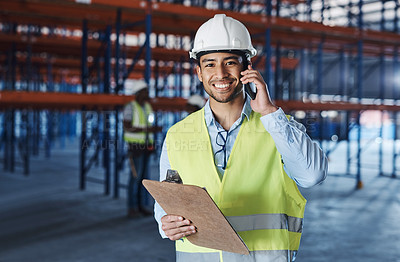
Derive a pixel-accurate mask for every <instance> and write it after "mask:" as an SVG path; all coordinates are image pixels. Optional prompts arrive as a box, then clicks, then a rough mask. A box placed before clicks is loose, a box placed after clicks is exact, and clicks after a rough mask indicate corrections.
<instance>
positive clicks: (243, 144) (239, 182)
mask: <svg viewBox="0 0 400 262" xmlns="http://www.w3.org/2000/svg"><path fill="white" fill-rule="evenodd" d="M260 116H261V115H260V114H258V113H255V112H252V113H251V115H250V119H249V120H247V118H244V120H243V123H242V125H241V127H240V131H239V134H238V136H237V138H236V141H235V144H234V146H233V148H232V152H231V154H230V157H229V160H228V163H227V167H226V169H225V173H224V176H223V178H222V181H221V179H220V176H219V175H218V172H217V169H216V167H215V164H214V158H213V151H212V146H211V143H210V138H209V134H208V131H207V127H206V124H205V120H204V109H202V110H200V111H198V112H195V113H193V114H191V115H189V116H188V117H187V118H185V119H184V120H182V121H180V122H178V123H177V124H175V125H174V126H173V127H171V128H170V130H169V131H168V134H167V138H166V146H167V152H168V158H169V161H170V164H171V168H172V169H175V170H177V171H178V172H179V174H180V175H181V177H182V180H183V183H184V184H188V185H197V186H200V187H205V188H206V190H207V191H208V193H209V194H210V196H211V197H212V199H213V200H214V202H215V203H216V204H217V206H218V207H219V208H220V209H221V211H222V213H223V214H224V215H225V216H226V218H227V219H228V221H229V222H230V223H231V225H232V226H233V228H234V229H235V230H236V232H238V234H239V235H240V237H241V238H242V239H243V241H244V242H245V243H246V245H247V247H248V248H249V250H250V255H240V254H236V253H230V252H224V251H219V250H214V249H209V248H203V247H199V246H196V245H193V244H191V243H190V242H189V241H188V240H187V239H186V238H183V239H182V240H178V241H176V251H177V261H207V262H209V261H226V262H228V261H229V262H231V261H240V262H243V261H292V260H293V259H294V258H295V256H296V253H297V250H298V248H299V245H300V238H301V232H302V228H303V216H304V208H305V204H306V200H305V199H304V198H303V196H302V195H301V193H300V191H299V190H298V188H297V185H296V183H295V182H294V181H293V180H292V179H291V178H290V177H289V176H288V175H287V174H286V173H285V171H284V169H283V164H282V162H281V155H280V154H279V152H278V151H277V149H276V146H275V142H274V140H273V139H272V137H271V135H270V134H269V133H268V132H267V131H266V130H265V128H264V126H263V125H262V123H261V121H260V120H259V118H260ZM210 219H212V218H210Z"/></svg>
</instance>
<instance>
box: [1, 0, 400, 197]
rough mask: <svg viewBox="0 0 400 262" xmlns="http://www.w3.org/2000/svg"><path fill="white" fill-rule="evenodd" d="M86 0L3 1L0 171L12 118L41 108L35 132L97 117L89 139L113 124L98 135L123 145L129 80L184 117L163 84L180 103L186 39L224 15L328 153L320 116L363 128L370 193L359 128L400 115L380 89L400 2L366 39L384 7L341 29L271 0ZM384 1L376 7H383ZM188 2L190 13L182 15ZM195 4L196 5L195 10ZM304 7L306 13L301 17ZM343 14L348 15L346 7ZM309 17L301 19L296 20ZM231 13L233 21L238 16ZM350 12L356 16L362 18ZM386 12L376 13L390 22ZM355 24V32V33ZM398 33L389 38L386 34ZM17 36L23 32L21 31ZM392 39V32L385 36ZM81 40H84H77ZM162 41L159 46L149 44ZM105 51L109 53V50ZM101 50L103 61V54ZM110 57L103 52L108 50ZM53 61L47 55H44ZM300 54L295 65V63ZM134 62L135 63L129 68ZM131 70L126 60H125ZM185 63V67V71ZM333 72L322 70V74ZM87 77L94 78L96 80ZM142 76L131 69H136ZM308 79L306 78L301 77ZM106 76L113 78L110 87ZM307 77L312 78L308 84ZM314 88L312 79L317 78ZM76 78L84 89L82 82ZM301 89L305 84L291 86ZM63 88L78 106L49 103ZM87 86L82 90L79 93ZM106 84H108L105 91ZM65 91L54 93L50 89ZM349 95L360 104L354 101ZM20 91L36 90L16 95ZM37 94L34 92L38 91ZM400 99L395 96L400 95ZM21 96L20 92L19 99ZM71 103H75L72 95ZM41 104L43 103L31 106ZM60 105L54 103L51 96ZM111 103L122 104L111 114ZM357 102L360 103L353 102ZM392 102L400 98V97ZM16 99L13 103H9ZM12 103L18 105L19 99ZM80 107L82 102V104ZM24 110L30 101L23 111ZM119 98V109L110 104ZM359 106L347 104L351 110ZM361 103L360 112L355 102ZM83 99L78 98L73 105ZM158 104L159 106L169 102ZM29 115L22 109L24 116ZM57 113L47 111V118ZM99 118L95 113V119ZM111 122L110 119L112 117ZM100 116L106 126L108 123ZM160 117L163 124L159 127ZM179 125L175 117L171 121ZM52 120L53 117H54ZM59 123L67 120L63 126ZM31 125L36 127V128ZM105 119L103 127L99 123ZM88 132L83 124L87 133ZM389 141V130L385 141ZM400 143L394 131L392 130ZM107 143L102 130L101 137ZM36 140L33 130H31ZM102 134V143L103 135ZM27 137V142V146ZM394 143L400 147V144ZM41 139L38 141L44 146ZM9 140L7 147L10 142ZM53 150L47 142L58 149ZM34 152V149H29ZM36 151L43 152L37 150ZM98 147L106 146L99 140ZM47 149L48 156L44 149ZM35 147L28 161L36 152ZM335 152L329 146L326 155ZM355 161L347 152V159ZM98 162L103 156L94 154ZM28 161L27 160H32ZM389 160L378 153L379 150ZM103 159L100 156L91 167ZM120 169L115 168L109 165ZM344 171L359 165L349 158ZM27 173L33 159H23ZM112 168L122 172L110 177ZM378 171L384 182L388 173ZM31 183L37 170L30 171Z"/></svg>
mask: <svg viewBox="0 0 400 262" xmlns="http://www.w3.org/2000/svg"><path fill="white" fill-rule="evenodd" d="M77 2H84V1H67V0H64V1H63V0H56V1H47V0H36V1H33V0H28V1H13V2H9V1H0V10H2V11H1V12H0V18H1V25H2V28H1V30H0V37H1V41H0V61H2V64H4V65H7V66H6V67H2V68H0V72H1V75H2V78H1V79H2V80H3V83H4V84H3V91H1V97H0V102H1V103H2V104H0V108H2V109H3V111H2V118H1V119H2V125H3V129H2V132H3V135H2V137H3V140H2V141H3V142H2V145H3V146H2V147H1V146H0V148H3V150H4V167H5V169H6V170H11V169H9V166H10V163H13V162H14V161H15V144H16V142H15V141H13V140H14V139H15V137H14V131H13V130H14V127H15V123H13V121H14V120H15V111H23V110H26V109H29V108H34V110H32V112H28V115H29V114H31V115H32V116H29V117H28V118H27V119H30V120H28V121H27V122H26V123H27V125H33V126H38V125H39V124H40V123H39V120H38V115H40V114H41V112H44V111H43V109H46V111H45V112H47V113H48V114H57V112H59V111H60V110H61V109H67V110H79V112H81V113H80V114H81V115H82V119H83V121H82V122H83V124H84V123H85V119H87V116H88V115H86V114H90V115H93V114H94V113H93V112H95V114H97V113H98V116H99V118H98V119H100V121H98V124H96V125H94V124H93V125H91V126H90V129H92V128H93V130H96V129H97V130H101V129H100V128H103V131H104V125H105V124H107V123H110V122H111V121H112V120H111V119H109V118H107V117H111V118H112V119H115V120H118V121H114V122H115V124H113V126H110V127H109V128H108V129H107V131H109V132H108V133H107V134H105V136H103V137H102V139H103V142H104V141H107V140H110V141H111V140H113V141H114V142H113V143H115V144H116V145H118V143H119V142H118V141H121V132H120V130H121V128H120V127H119V126H118V122H119V119H120V114H121V113H120V109H121V107H122V106H123V104H124V103H126V102H127V101H129V99H132V97H129V96H123V95H122V86H123V82H124V80H126V79H127V78H128V77H129V78H136V79H137V78H144V79H145V80H146V81H148V82H149V83H151V86H152V93H153V94H154V96H155V97H154V100H153V104H154V106H155V107H156V108H157V106H159V107H158V109H159V110H165V111H174V110H175V111H179V110H181V109H182V105H183V104H184V99H182V100H178V101H179V102H178V103H176V102H175V101H177V100H176V99H163V98H161V97H159V96H160V95H161V93H162V90H163V87H165V86H166V82H167V81H168V80H167V75H168V74H172V75H174V77H175V83H176V86H174V92H173V94H174V96H183V87H182V75H183V74H184V73H185V74H189V75H191V74H192V68H193V63H192V62H191V61H190V60H189V59H188V56H187V50H185V49H184V48H183V44H182V43H183V41H184V40H185V39H187V38H188V37H189V38H192V37H193V35H194V33H195V31H196V29H197V28H198V26H199V25H200V24H201V23H203V22H204V21H205V20H206V19H208V18H210V17H212V16H213V15H214V14H215V13H218V12H222V11H221V10H223V12H224V13H226V14H227V15H229V16H232V17H235V18H237V19H239V20H240V21H242V22H243V23H245V24H246V26H247V27H248V28H249V30H250V32H251V34H252V36H253V41H254V42H255V44H256V46H257V48H258V49H259V51H260V53H261V55H260V56H259V57H258V58H257V59H256V60H255V61H254V64H256V66H257V68H258V69H259V70H261V71H262V73H263V74H264V78H265V80H266V82H267V83H268V85H269V87H270V92H271V94H272V96H273V98H274V99H275V100H276V101H277V104H278V105H280V106H282V107H284V108H285V109H286V110H288V112H289V111H296V110H305V111H313V112H317V116H318V117H317V121H318V123H319V125H320V128H319V130H320V131H319V134H318V135H317V138H319V139H320V142H321V144H323V140H324V134H323V133H322V131H321V130H323V126H324V125H326V123H324V120H323V118H322V117H321V116H320V114H319V113H320V112H321V111H324V110H341V111H343V115H344V117H345V118H346V119H347V121H346V126H354V127H356V128H358V132H357V145H358V146H357V153H356V155H357V156H356V159H357V160H356V165H357V171H356V175H355V177H356V181H357V187H358V188H360V187H361V186H362V182H361V167H360V165H361V153H362V148H361V129H360V124H359V117H360V114H359V112H362V111H363V110H381V111H390V112H393V118H394V119H395V120H396V119H397V113H396V111H397V110H398V106H397V105H396V104H394V105H388V104H385V99H387V98H388V96H387V92H388V91H387V90H388V88H390V89H392V90H393V91H395V90H397V89H398V88H399V83H398V82H396V81H393V84H392V85H393V86H391V87H388V86H387V84H386V83H385V80H384V77H383V76H384V75H385V74H386V75H387V74H388V73H387V72H385V66H383V64H385V65H386V64H387V63H388V62H387V61H386V60H387V59H391V60H390V61H391V63H392V64H393V69H392V73H393V75H395V73H396V72H398V71H399V65H398V54H397V53H398V43H399V39H400V36H399V34H398V13H399V12H398V8H399V4H398V3H397V2H396V1H385V2H393V3H395V16H394V18H393V21H386V20H385V17H384V15H382V16H381V20H380V21H379V23H378V24H379V25H380V31H377V30H372V29H367V26H372V27H374V26H375V27H376V25H377V23H370V24H368V25H367V24H366V22H365V21H364V20H363V16H364V15H366V14H364V13H363V6H364V5H369V4H372V3H373V2H377V1H362V0H359V1H349V5H348V13H347V18H348V23H347V24H346V25H345V26H329V25H325V24H324V23H327V22H329V21H330V20H335V19H338V17H333V16H326V15H325V14H326V13H327V10H330V8H331V7H330V4H331V3H330V2H329V1H311V0H307V1H294V0H293V1H283V0H282V1H279V0H277V1H265V2H256V1H254V2H243V1H180V2H179V3H177V2H176V3H168V2H161V1H160V2H156V1H138V0H136V1H127V0H115V1H112V2H110V1H106V0H92V1H87V2H88V4H85V3H77ZM316 2H319V3H320V7H319V8H316V7H315V3H316ZM378 2H379V1H378ZM182 4H183V5H182ZM188 5H190V6H188ZM205 7H216V8H218V9H216V10H213V9H207V8H205ZM300 7H301V8H300ZM339 8H345V7H339ZM300 9H301V10H300ZM232 10H233V11H232ZM354 10H358V12H355V11H354ZM386 11H387V9H386V8H385V5H382V9H381V10H378V11H376V12H380V13H382V14H383V13H385V12H386ZM316 14H317V16H318V14H319V22H312V20H313V17H315V16H316ZM354 20H356V21H357V24H356V23H354ZM390 23H392V24H393V26H392V28H389V26H388V25H389V24H390ZM18 26H21V28H20V30H17V28H18ZM43 28H47V31H49V32H50V33H48V34H43V33H42V29H43ZM389 30H390V31H391V32H388V31H389ZM76 32H78V33H77V34H74V33H76ZM140 34H144V35H145V41H144V43H143V44H142V45H139V44H138V45H135V46H127V45H125V44H124V43H123V42H124V41H122V40H121V38H120V37H122V38H124V36H129V35H133V36H136V37H139V36H140ZM167 35H172V36H175V37H176V39H178V40H179V41H180V42H181V43H180V45H179V48H166V47H165V46H162V45H161V44H160V43H159V40H160V39H162V37H163V36H165V37H166V36H167ZM153 38H155V39H156V41H155V42H156V44H152V43H151V39H153ZM103 48H105V50H103ZM99 50H102V52H99ZM103 51H104V52H103ZM44 54H45V55H44ZM293 54H294V55H293ZM329 54H335V55H338V57H339V58H338V60H337V61H336V62H335V63H337V64H339V65H340V69H341V70H340V72H339V76H338V78H339V79H340V82H339V83H340V84H339V85H338V86H339V87H338V88H337V90H336V91H335V95H336V97H338V98H340V99H339V101H334V102H327V101H324V99H323V95H324V91H325V88H324V81H325V80H326V79H324V77H325V75H326V74H328V73H329V72H330V71H331V70H332V69H333V67H332V66H330V65H329V64H328V65H327V64H324V61H325V60H326V56H327V55H329ZM365 57H376V58H378V59H379V61H380V63H379V65H377V66H376V68H379V70H380V76H381V80H380V81H381V83H380V90H381V92H380V93H379V97H377V99H380V103H378V104H365V103H363V102H362V99H363V98H364V93H365V92H364V90H365V87H364V86H363V85H364V84H365V83H364V82H365V81H363V78H364V77H365V74H366V73H368V72H369V70H372V71H373V70H376V69H375V68H372V67H371V68H365ZM129 58H134V59H133V60H134V61H132V59H129ZM129 60H130V61H129ZM349 63H352V64H353V66H351V68H352V69H354V70H353V71H352V72H351V74H352V77H354V79H355V81H353V82H352V83H349V82H348V81H347V79H346V76H350V73H348V72H346V71H345V68H346V64H347V67H348V68H350V66H349V65H348V64H349ZM17 64H22V65H23V67H24V68H26V72H28V73H27V74H24V73H23V71H18V70H16V65H17ZM187 65H189V67H188V66H187ZM324 67H325V68H324ZM89 68H93V69H94V68H96V70H90V72H89ZM133 69H134V70H133ZM91 72H93V75H92V76H93V77H94V78H95V79H97V80H96V81H97V84H98V87H97V90H100V91H102V92H100V93H104V94H108V95H106V96H105V97H103V96H102V94H100V93H98V94H93V90H92V88H90V89H91V90H88V86H87V84H88V83H89V82H90V76H91V75H90V73H91ZM299 72H300V73H299ZM106 76H110V77H106ZM306 76H308V77H306ZM23 77H26V79H25V81H26V82H27V86H30V87H31V86H32V87H31V88H28V89H26V90H24V89H21V90H18V91H19V92H16V91H17V89H18V88H16V85H17V83H19V82H21V81H22V79H23ZM311 77H312V78H313V79H310V78H311ZM77 79H80V81H79V80H77ZM193 79H194V78H193V77H191V83H190V87H189V90H190V91H189V92H190V93H193V92H199V86H198V83H197V82H196V81H193ZM295 82H298V83H300V84H299V85H296V84H294V83H295ZM44 83H46V84H47V87H46V92H45V93H38V92H37V91H38V90H39V88H38V87H39V86H42V85H43V84H44ZM60 83H62V85H64V86H68V87H69V88H70V89H72V88H76V87H77V86H78V87H79V88H80V90H79V91H78V93H80V95H79V97H80V99H83V100H80V99H79V102H71V101H73V100H68V99H72V97H70V96H69V95H65V94H61V95H62V97H58V95H59V94H58V93H57V92H54V93H52V89H57V88H59V86H60ZM78 83H80V85H79V84H78ZM100 83H102V84H100ZM54 86H57V88H54ZM351 88H353V90H355V94H351V93H350V91H351ZM20 91H30V92H29V93H27V92H20ZM34 91H35V94H32V93H31V92H34ZM396 92H397V91H396ZM15 93H18V94H15ZM311 94H315V95H316V98H317V101H318V102H304V101H309V100H310V99H311V97H310V95H311ZM71 95H72V94H71ZM33 97H35V99H37V100H35V101H34V100H32V98H33ZM50 97H51V98H52V99H54V101H56V102H49V98H50ZM93 97H96V101H97V104H96V105H93V104H92V103H91V101H93ZM110 97H112V98H113V99H114V100H113V101H114V104H112V105H110V104H109V103H108V102H109V101H110ZM351 98H354V99H352V100H351ZM392 98H394V99H395V100H397V98H398V94H397V93H396V94H394V96H393V97H392ZM7 99H8V100H7ZM13 99H14V100H13ZM74 99H77V98H76V97H75V98H74ZM21 100H24V101H25V102H21ZM111 100H112V99H111ZM350 100H351V101H350ZM354 100H355V102H354ZM75 101H78V100H75ZM161 101H162V102H161ZM22 108H23V109H22ZM49 109H51V110H49ZM88 109H91V110H93V111H88ZM110 112H112V113H111V115H110V114H109V113H110ZM349 112H356V113H357V117H355V119H352V121H353V122H354V123H353V124H352V125H351V123H350V117H349V115H350V113H349ZM102 115H103V118H102V117H101V116H102ZM162 115H163V114H162V113H161V114H160V115H159V117H160V118H161V117H162ZM178 116H179V114H178V115H175V119H177V118H178ZM48 118H49V119H51V118H54V117H51V116H49V117H48ZM55 118H56V119H59V116H56V117H55ZM32 119H36V122H35V121H33V120H32ZM101 119H103V120H101ZM47 122H48V123H49V126H48V127H47V128H45V130H47V132H48V133H47V135H46V137H50V136H49V133H50V132H51V130H52V129H53V130H54V126H53V127H51V126H50V123H52V121H47ZM82 127H83V125H82ZM381 132H382V131H381ZM394 132H395V133H396V130H395V131H394ZM103 133H104V132H103ZM27 134H29V132H27ZM103 135H104V134H103ZM26 139H29V136H27V138H26ZM81 139H82V141H81V149H82V145H83V144H84V143H86V139H88V137H85V136H84V135H83V136H82V137H81ZM395 139H396V137H395ZM36 140H38V136H36ZM9 141H11V142H9ZM50 143H51V141H50V142H49V143H48V144H49V145H50ZM25 144H26V145H27V146H28V145H29V143H25ZM36 144H38V143H36ZM97 145H99V143H98V142H97ZM393 145H394V148H393V155H394V157H393V162H394V164H393V173H392V174H391V176H393V177H396V167H395V166H396V165H395V164H396V159H397V149H396V147H395V146H396V143H395V142H394V143H393ZM48 148H50V147H48ZM30 150H31V149H29V148H27V149H26V150H25V151H26V152H29V151H30ZM329 150H332V148H331V149H329V148H327V151H329ZM348 150H349V151H350V148H349V149H348ZM95 152H96V154H98V152H99V151H98V150H96V151H95ZM121 155H123V152H119V151H118V150H115V151H114V152H111V151H107V150H103V160H104V165H105V166H104V168H105V178H106V179H105V180H106V181H105V183H104V181H103V182H102V183H104V184H105V193H106V194H109V193H110V189H109V184H110V178H111V173H113V175H114V180H115V181H114V196H115V197H118V188H119V181H118V172H119V168H120V166H121V161H123V158H122V160H121V157H120V156H121ZM27 157H29V154H27ZM380 157H381V158H382V153H381V152H380ZM95 158H97V155H92V157H91V159H95ZM111 159H113V160H112V161H109V160H111ZM348 159H349V161H348V166H350V164H351V162H350V160H351V158H350V154H349V156H348ZM85 162H86V152H85V150H84V149H82V151H81V188H82V189H84V187H85V183H86V180H87V177H86V173H87V171H88V169H89V166H86V167H85ZM24 163H25V165H26V166H27V167H28V164H29V159H28V158H26V159H25V160H24ZM109 163H113V165H112V166H113V168H114V170H113V171H111V165H109ZM381 163H382V161H381V160H380V161H379V174H383V172H382V168H381V165H382V164H381ZM25 170H26V171H25V172H26V173H27V171H28V170H29V168H26V169H25Z"/></svg>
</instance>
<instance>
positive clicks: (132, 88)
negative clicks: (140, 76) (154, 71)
mask: <svg viewBox="0 0 400 262" xmlns="http://www.w3.org/2000/svg"><path fill="white" fill-rule="evenodd" d="M148 87H149V86H148V85H147V83H146V81H144V80H130V79H127V80H126V81H125V88H126V89H128V90H129V91H128V92H129V93H131V94H133V95H134V94H137V93H138V92H139V91H140V90H142V89H145V88H148Z"/></svg>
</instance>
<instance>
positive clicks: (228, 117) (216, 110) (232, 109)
mask: <svg viewBox="0 0 400 262" xmlns="http://www.w3.org/2000/svg"><path fill="white" fill-rule="evenodd" d="M244 101H245V95H244V94H243V95H239V96H238V97H237V98H235V99H234V100H232V101H230V102H228V103H220V102H217V101H215V100H213V99H210V107H211V111H212V112H213V114H214V117H215V120H217V122H218V123H219V124H220V125H221V126H222V127H223V128H224V129H225V130H227V131H228V130H229V129H230V128H231V127H232V125H233V123H235V121H236V120H237V119H238V118H239V117H240V114H241V113H242V109H243V105H244Z"/></svg>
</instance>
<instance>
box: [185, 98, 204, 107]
mask: <svg viewBox="0 0 400 262" xmlns="http://www.w3.org/2000/svg"><path fill="white" fill-rule="evenodd" d="M187 103H188V104H189V105H193V106H197V107H199V108H202V107H203V106H204V105H205V103H206V101H205V100H204V97H202V96H201V95H192V96H191V97H189V98H188V100H187Z"/></svg>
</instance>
